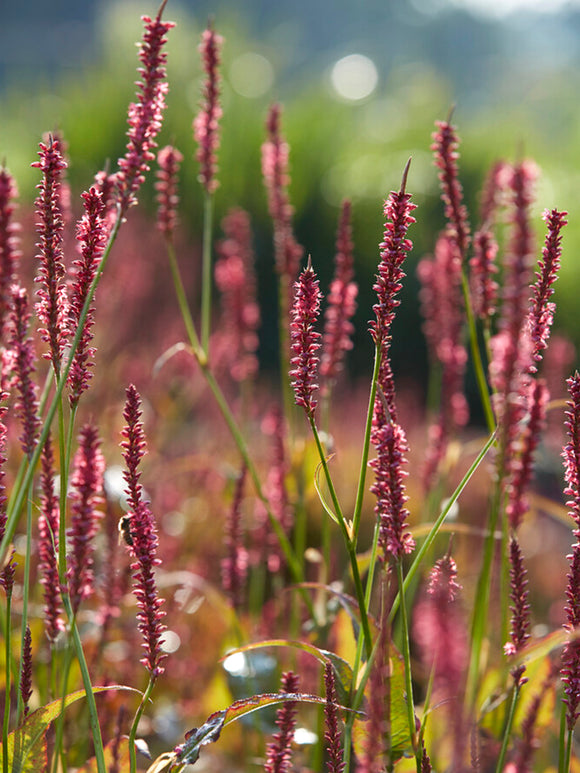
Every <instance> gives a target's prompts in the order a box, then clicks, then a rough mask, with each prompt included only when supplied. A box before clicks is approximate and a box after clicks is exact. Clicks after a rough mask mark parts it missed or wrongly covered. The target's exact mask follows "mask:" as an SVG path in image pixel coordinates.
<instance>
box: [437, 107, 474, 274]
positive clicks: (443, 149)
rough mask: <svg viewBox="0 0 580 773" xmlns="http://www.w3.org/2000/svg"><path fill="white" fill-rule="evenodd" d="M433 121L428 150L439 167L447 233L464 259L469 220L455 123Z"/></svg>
mask: <svg viewBox="0 0 580 773" xmlns="http://www.w3.org/2000/svg"><path fill="white" fill-rule="evenodd" d="M435 125H436V126H437V131H436V132H435V133H434V134H433V140H434V142H433V145H432V146H431V150H433V151H434V153H435V166H437V167H438V169H439V181H440V183H441V198H442V199H443V203H444V204H445V216H446V218H447V220H448V222H449V233H450V235H451V238H452V239H453V241H454V242H455V244H456V245H457V249H458V250H459V255H460V258H462V259H463V258H464V257H465V253H466V251H467V247H468V246H469V222H468V220H467V209H466V208H465V205H464V204H463V189H462V187H461V183H460V182H459V175H458V171H457V159H458V158H459V153H458V150H457V149H458V147H459V140H458V138H457V132H456V129H455V126H453V125H452V124H450V123H449V122H448V121H436V123H435Z"/></svg>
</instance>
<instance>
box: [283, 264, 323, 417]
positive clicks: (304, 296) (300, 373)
mask: <svg viewBox="0 0 580 773" xmlns="http://www.w3.org/2000/svg"><path fill="white" fill-rule="evenodd" d="M321 298H322V293H321V292H320V290H319V287H318V279H317V278H316V274H315V273H314V270H313V268H312V262H311V260H310V258H309V259H308V265H307V267H306V268H305V269H304V271H303V272H302V273H301V274H300V278H299V280H298V281H297V282H296V285H295V295H294V307H293V309H292V322H291V324H290V338H291V349H292V359H291V361H290V364H291V366H292V370H291V371H290V377H291V378H292V379H294V380H293V381H292V387H293V388H294V395H295V399H296V405H302V406H303V408H304V410H305V411H306V413H307V415H308V416H313V415H314V410H315V408H316V405H317V402H316V399H315V397H314V393H315V392H316V390H317V389H318V384H317V383H316V372H317V368H318V355H317V351H318V349H320V343H319V339H320V333H317V332H316V331H315V330H314V325H315V324H316V321H317V319H318V315H319V312H320V301H321Z"/></svg>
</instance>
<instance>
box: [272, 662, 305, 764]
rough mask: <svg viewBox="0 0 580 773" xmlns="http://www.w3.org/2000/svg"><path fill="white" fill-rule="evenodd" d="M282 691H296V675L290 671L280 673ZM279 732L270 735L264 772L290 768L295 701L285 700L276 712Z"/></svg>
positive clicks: (294, 727)
mask: <svg viewBox="0 0 580 773" xmlns="http://www.w3.org/2000/svg"><path fill="white" fill-rule="evenodd" d="M281 692H283V693H296V692H298V676H297V675H296V674H294V673H293V672H292V671H287V672H286V673H284V674H282V688H281ZM276 724H277V726H278V727H279V728H280V729H279V732H277V733H275V734H274V736H273V737H272V742H271V743H270V744H268V749H267V751H266V763H265V765H264V773H288V771H290V770H291V755H292V741H293V739H294V730H295V729H296V703H295V702H294V701H285V702H284V703H283V704H282V706H281V707H280V708H279V709H278V711H277V712H276Z"/></svg>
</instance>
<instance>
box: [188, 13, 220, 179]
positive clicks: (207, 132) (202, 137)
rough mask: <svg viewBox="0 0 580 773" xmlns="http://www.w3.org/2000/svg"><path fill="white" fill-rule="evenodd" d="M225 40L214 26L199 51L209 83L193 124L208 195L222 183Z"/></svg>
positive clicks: (204, 89)
mask: <svg viewBox="0 0 580 773" xmlns="http://www.w3.org/2000/svg"><path fill="white" fill-rule="evenodd" d="M222 44H223V38H222V37H221V35H218V34H217V33H216V32H215V31H214V29H213V28H212V26H211V24H210V25H208V28H207V29H206V30H205V31H204V33H203V35H202V38H201V44H200V46H199V50H200V52H201V57H202V61H203V69H204V72H205V75H206V80H205V83H204V85H203V92H202V94H203V98H202V103H201V109H200V111H199V113H198V115H197V116H196V118H195V120H194V122H193V132H194V136H195V141H196V142H197V144H198V145H199V149H198V151H197V155H196V158H197V160H198V161H199V163H200V165H201V169H200V174H199V180H200V182H201V184H202V185H203V187H204V188H205V190H206V192H207V193H213V192H214V191H215V190H216V188H217V187H218V185H219V183H218V181H217V180H216V177H215V176H216V172H217V157H216V153H217V149H218V148H219V144H220V138H219V133H218V123H219V119H220V118H221V117H222V108H221V106H220V103H219V97H220V80H221V79H220V75H219V70H218V68H219V65H220V49H221V47H222Z"/></svg>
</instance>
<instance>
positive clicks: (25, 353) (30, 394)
mask: <svg viewBox="0 0 580 773" xmlns="http://www.w3.org/2000/svg"><path fill="white" fill-rule="evenodd" d="M11 293H12V311H11V314H10V320H11V330H10V348H11V350H12V353H13V357H14V366H13V369H14V378H15V381H16V390H17V392H18V398H17V401H16V405H15V409H16V413H17V414H18V416H19V417H20V419H21V421H22V434H21V435H20V444H21V446H22V450H23V451H24V453H25V454H26V455H27V456H30V455H31V454H32V453H33V451H34V448H35V447H36V443H37V440H38V435H39V434H40V419H39V417H38V397H37V388H36V384H35V383H34V380H33V378H32V374H33V373H34V356H35V355H34V345H33V342H32V339H31V338H30V337H28V322H29V320H30V312H29V311H28V296H27V294H26V290H24V288H22V287H19V286H18V285H12V289H11Z"/></svg>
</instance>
